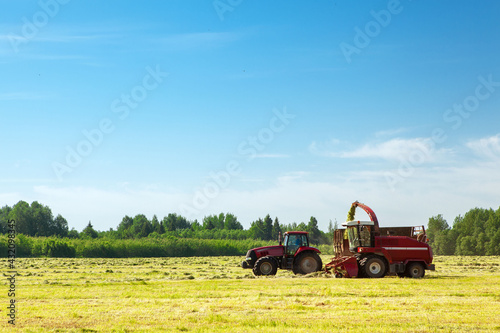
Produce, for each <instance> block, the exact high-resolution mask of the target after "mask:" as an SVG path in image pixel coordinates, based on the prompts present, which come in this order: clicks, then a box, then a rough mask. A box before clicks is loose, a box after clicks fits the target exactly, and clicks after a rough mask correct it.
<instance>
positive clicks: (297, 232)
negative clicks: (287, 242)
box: [285, 231, 308, 235]
mask: <svg viewBox="0 0 500 333" xmlns="http://www.w3.org/2000/svg"><path fill="white" fill-rule="evenodd" d="M285 234H299V235H307V234H308V232H307V231H287V232H285Z"/></svg>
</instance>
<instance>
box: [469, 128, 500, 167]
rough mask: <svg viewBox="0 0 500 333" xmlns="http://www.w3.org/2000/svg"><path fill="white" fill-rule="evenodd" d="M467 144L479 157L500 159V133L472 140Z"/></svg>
mask: <svg viewBox="0 0 500 333" xmlns="http://www.w3.org/2000/svg"><path fill="white" fill-rule="evenodd" d="M466 145H467V147H468V148H469V149H471V150H472V151H473V153H474V154H476V155H477V156H479V157H482V158H485V159H488V160H494V161H498V160H500V134H497V135H494V136H489V137H485V138H481V139H479V140H472V141H469V142H467V144H466Z"/></svg>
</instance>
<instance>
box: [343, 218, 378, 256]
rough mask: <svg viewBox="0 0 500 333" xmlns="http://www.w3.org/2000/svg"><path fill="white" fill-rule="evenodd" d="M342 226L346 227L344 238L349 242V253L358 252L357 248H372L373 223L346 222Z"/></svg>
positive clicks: (373, 241)
mask: <svg viewBox="0 0 500 333" xmlns="http://www.w3.org/2000/svg"><path fill="white" fill-rule="evenodd" d="M342 226H344V227H347V230H346V232H345V233H344V237H345V238H346V239H348V240H349V251H351V252H358V247H374V243H375V237H374V229H375V228H374V222H373V221H348V222H345V223H342Z"/></svg>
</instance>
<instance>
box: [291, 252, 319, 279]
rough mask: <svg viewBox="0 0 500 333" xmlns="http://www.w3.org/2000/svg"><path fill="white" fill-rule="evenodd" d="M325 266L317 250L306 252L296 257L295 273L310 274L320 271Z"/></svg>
mask: <svg viewBox="0 0 500 333" xmlns="http://www.w3.org/2000/svg"><path fill="white" fill-rule="evenodd" d="M322 268H323V262H322V261H321V258H320V257H319V256H318V254H317V253H315V252H304V253H301V254H299V255H298V256H297V258H295V260H294V263H293V269H292V270H293V273H294V274H309V273H314V272H317V271H320V270H321V269H322Z"/></svg>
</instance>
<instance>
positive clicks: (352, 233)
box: [347, 227, 359, 251]
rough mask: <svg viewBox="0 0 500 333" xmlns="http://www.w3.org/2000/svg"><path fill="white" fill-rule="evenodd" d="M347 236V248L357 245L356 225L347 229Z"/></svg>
mask: <svg viewBox="0 0 500 333" xmlns="http://www.w3.org/2000/svg"><path fill="white" fill-rule="evenodd" d="M347 238H349V248H350V249H351V251H352V249H354V248H357V247H358V246H359V236H358V229H357V228H356V227H350V228H348V229H347Z"/></svg>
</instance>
